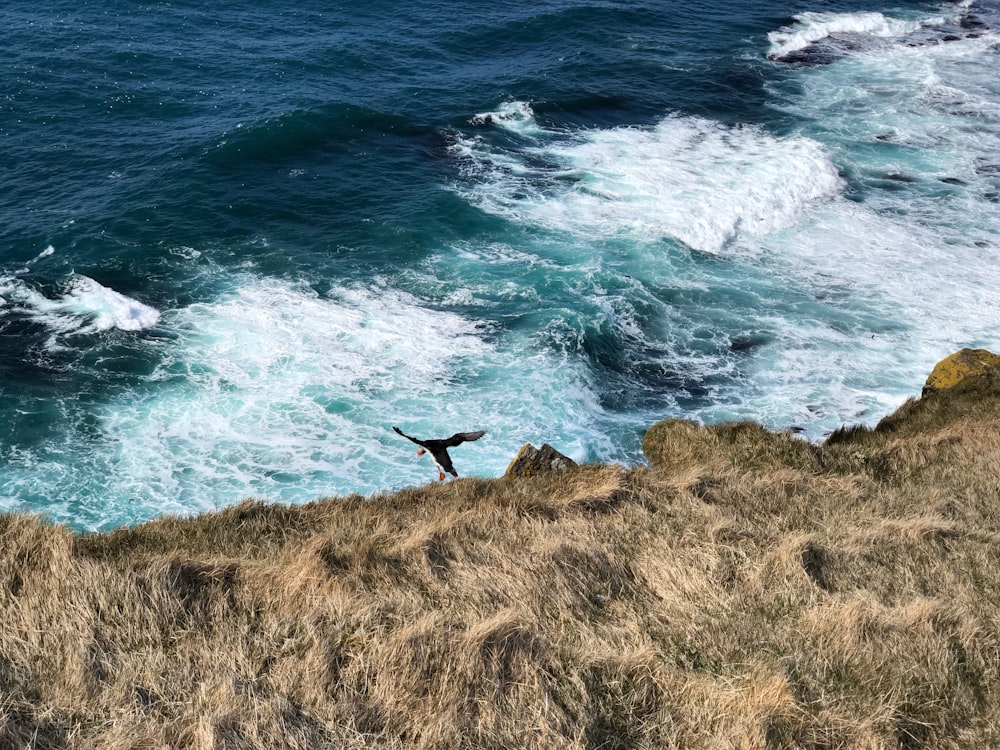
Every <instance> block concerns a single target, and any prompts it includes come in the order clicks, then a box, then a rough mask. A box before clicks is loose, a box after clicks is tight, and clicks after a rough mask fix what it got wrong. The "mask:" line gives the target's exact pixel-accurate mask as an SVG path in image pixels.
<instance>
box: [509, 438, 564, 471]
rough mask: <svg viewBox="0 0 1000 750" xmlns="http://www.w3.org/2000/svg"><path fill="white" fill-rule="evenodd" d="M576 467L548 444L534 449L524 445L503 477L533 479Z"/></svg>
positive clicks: (526, 444) (531, 446) (530, 445)
mask: <svg viewBox="0 0 1000 750" xmlns="http://www.w3.org/2000/svg"><path fill="white" fill-rule="evenodd" d="M573 466H576V461H574V460H573V459H572V458H570V457H569V456H564V455H563V454H562V453H560V452H559V451H557V450H556V449H555V448H553V447H552V446H551V445H549V444H548V443H545V444H543V445H542V447H541V448H536V447H535V446H533V445H532V444H531V443H525V444H524V445H522V446H521V450H519V451H518V452H517V455H516V456H515V457H514V460H513V461H511V462H510V465H509V466H508V467H507V471H506V472H504V476H505V477H507V476H509V477H533V476H538V475H539V474H544V473H546V472H550V471H561V470H563V469H569V468H571V467H573Z"/></svg>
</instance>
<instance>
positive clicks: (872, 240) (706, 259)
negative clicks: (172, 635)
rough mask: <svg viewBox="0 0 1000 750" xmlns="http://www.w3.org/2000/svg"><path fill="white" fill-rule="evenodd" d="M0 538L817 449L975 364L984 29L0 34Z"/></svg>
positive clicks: (277, 21)
mask: <svg viewBox="0 0 1000 750" xmlns="http://www.w3.org/2000/svg"><path fill="white" fill-rule="evenodd" d="M3 17H4V21H5V23H4V24H3V26H2V27H0V36H2V43H3V49H4V51H5V56H4V60H3V63H2V66H3V75H2V76H0V147H2V156H0V158H2V165H3V170H2V182H0V187H2V189H0V508H2V509H5V510H16V511H30V512H38V513H44V514H46V515H47V516H48V517H50V518H52V519H53V520H56V521H60V522H66V523H69V524H70V525H72V526H73V527H74V528H78V529H85V530H104V529H110V528H115V527H118V526H121V525H128V524H135V523H139V522H142V521H144V520H147V519H150V518H154V517H157V516H160V515H162V514H166V513H170V514H180V515H188V514H194V513H198V512H202V511H206V510H211V509H215V508H219V507H223V506H226V505H229V504H233V503H237V502H239V501H241V500H242V499H244V498H247V497H254V498H261V499H264V500H268V501H280V502H301V501H306V500H311V499H314V498H320V497H329V496H335V495H346V494H349V493H355V492H358V493H363V494H366V495H367V494H372V493H376V492H379V491H383V490H393V489H396V488H400V487H403V486H410V485H415V484H421V483H424V482H428V481H436V480H435V477H436V473H435V471H434V470H433V468H432V466H431V465H430V464H429V461H428V459H427V458H424V459H418V458H417V457H416V455H415V453H414V451H413V450H412V448H413V446H412V445H411V444H409V443H408V442H407V441H405V440H402V439H401V438H399V436H397V435H396V434H395V433H393V432H392V430H391V427H392V425H398V426H400V427H401V428H403V430H404V431H406V432H407V433H409V434H413V435H417V436H424V437H442V436H447V435H450V434H451V433H453V432H456V431H464V430H473V429H484V430H487V435H486V437H484V438H483V439H482V440H480V441H478V442H476V443H473V444H468V445H463V446H460V447H458V448H455V449H453V459H454V462H455V464H456V467H457V469H458V471H459V473H460V474H462V475H469V476H480V477H493V476H498V475H500V474H502V473H503V470H504V468H505V466H506V464H507V462H508V461H509V460H510V459H511V458H512V457H513V455H514V454H515V453H516V451H517V449H518V448H519V447H520V445H522V444H523V443H525V442H532V443H534V444H535V445H540V444H541V443H544V442H548V443H551V444H552V445H554V446H555V447H556V448H558V449H559V450H561V451H562V452H564V453H566V454H568V455H570V456H571V457H573V458H574V459H576V460H577V461H617V462H622V463H624V464H627V465H633V464H637V463H640V462H641V461H642V453H641V448H640V444H641V439H642V434H643V431H644V430H645V429H646V428H647V427H648V426H650V425H651V424H653V423H654V422H655V421H657V420H659V419H662V418H665V417H680V418H684V419H689V420H693V421H695V422H698V423H704V424H713V423H718V422H722V421H727V420H736V419H751V420H755V421H757V422H760V423H762V424H764V425H766V426H767V427H770V428H773V429H785V428H795V429H796V431H798V432H799V434H801V435H802V437H803V439H809V440H822V439H823V437H824V436H825V435H827V434H828V433H829V432H830V431H831V430H833V429H836V428H837V427H838V426H840V425H843V424H855V423H862V424H874V423H875V422H877V421H878V420H879V419H880V418H881V417H883V416H884V415H886V414H887V413H889V412H891V411H892V410H893V409H895V408H896V407H898V406H899V405H900V404H901V403H902V402H903V401H904V400H905V399H906V398H908V397H910V396H914V395H917V394H919V391H920V387H921V385H922V383H923V380H924V378H925V377H926V375H927V373H928V372H929V370H930V368H931V367H932V366H933V365H934V363H935V362H936V361H938V360H939V359H941V358H943V357H945V356H947V355H948V354H950V353H952V352H953V351H955V350H956V349H958V348H961V347H965V346H971V347H988V348H990V347H991V348H994V349H997V348H1000V340H998V333H997V331H998V330H1000V328H998V325H1000V305H998V302H997V293H996V292H997V289H998V283H1000V77H998V76H997V74H996V72H997V70H1000V8H998V3H997V0H971V1H970V0H964V1H963V2H959V3H954V2H945V3H930V2H910V3H903V4H897V5H885V6H884V7H881V6H880V7H872V6H871V4H870V3H862V2H858V1H855V0H795V1H794V2H790V3H789V2H783V3H778V2H774V1H773V0H761V1H760V2H753V3H749V4H748V3H744V2H739V3H737V2H725V1H723V2H721V3H719V2H715V3H711V4H709V3H700V2H694V3H691V2H684V3H681V2H677V1H676V0H663V1H661V2H652V1H650V0H646V1H641V0H637V1H635V2H632V1H629V0H600V1H595V2H584V3H580V2H566V1H564V0H559V1H556V0H532V1H531V2H526V1H525V2H521V1H515V2H510V3H503V4H483V3H474V2H463V1H461V0H411V1H410V2H407V3H394V2H389V3H381V4H372V3H354V2H346V3H340V4H336V5H334V4H329V3H324V2H319V1H318V0H306V1H305V2H303V1H302V0H296V2H291V1H290V0H255V1H253V2H242V3H229V2H221V3H213V4H211V5H210V6H209V5H206V4H205V3H196V2H193V0H177V1H170V2H167V1H163V2H149V3H126V2H123V1H122V0H95V1H92V2H87V1H83V2H81V1H80V0H74V2H72V3H70V2H65V1H64V0H55V2H51V3H45V4H42V5H39V4H37V3H27V2H24V0H10V2H8V3H6V4H5V7H4V11H3Z"/></svg>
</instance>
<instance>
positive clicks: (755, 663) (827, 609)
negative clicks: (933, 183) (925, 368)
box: [0, 394, 1000, 750]
mask: <svg viewBox="0 0 1000 750" xmlns="http://www.w3.org/2000/svg"><path fill="white" fill-rule="evenodd" d="M998 435H1000V406H998V404H997V401H996V399H995V397H994V396H993V394H979V396H978V397H977V398H976V399H975V401H974V402H973V401H972V400H971V399H970V398H969V397H968V396H967V395H962V396H961V397H959V398H956V399H955V400H954V403H949V402H947V401H946V400H944V399H943V398H942V397H937V396H936V397H934V399H932V400H927V399H925V400H924V401H923V402H914V403H911V404H908V405H907V406H905V407H904V408H903V409H902V410H901V412H900V413H899V414H897V415H894V416H893V417H891V418H889V419H887V420H886V421H885V422H884V424H883V425H881V426H880V427H879V428H877V429H875V430H847V431H843V432H841V433H838V434H837V435H836V436H835V437H834V438H833V439H831V440H830V441H829V443H828V444H826V445H823V446H815V445H809V444H807V443H804V442H802V441H800V440H797V439H796V438H794V437H791V436H788V435H777V434H773V433H769V432H767V431H765V430H763V429H762V428H760V427H758V426H755V425H749V424H738V425H725V426H718V427H714V428H708V429H705V428H698V427H694V426H693V425H689V424H686V423H683V422H676V421H670V422H664V423H661V424H659V425H657V426H655V427H654V428H652V429H651V430H650V432H649V433H648V435H647V437H646V441H645V445H644V448H645V450H646V452H647V455H648V456H649V457H650V459H651V463H650V466H649V467H640V468H633V469H628V470H626V469H624V468H622V467H617V466H596V465H591V466H582V467H579V468H577V469H574V470H571V471H569V472H565V473H559V474H551V475H547V476H540V477H533V478H516V479H515V478H502V479H496V480H476V479H461V480H457V481H453V482H448V483H444V484H434V485H427V486H425V487H417V488H412V489H408V490H405V491H403V492H399V493H396V494H385V495H379V496H375V497H371V498H363V497H359V496H352V497H346V498H334V499H330V500H326V501H320V502H315V503H311V504H308V505H304V506H299V507H288V506H280V505H268V504H264V503H259V502H253V501H247V502H244V503H242V504H240V505H237V506H235V507H232V508H229V509H227V510H224V511H221V512H219V513H215V514H211V515H206V516H203V517H200V518H194V519H174V518H165V519H160V520H157V521H154V522H151V523H148V524H145V525H143V526H141V527H138V528H134V529H123V530H119V531H117V532H114V533H110V534H104V535H93V536H78V535H74V534H72V533H70V532H69V531H67V530H65V529H62V528H58V527H53V526H50V525H47V524H45V523H43V522H41V521H40V520H38V519H34V518H28V517H24V516H12V515H8V516H0V614H2V620H0V748H12V749H13V748H74V749H75V748H81V749H82V748H112V749H115V750H117V749H119V748H122V749H124V748H150V749H152V748H195V749H200V748H204V749H205V750H209V749H213V750H216V749H219V750H221V749H223V748H234V749H235V748H240V749H242V748H247V749H248V750H249V749H254V750H256V749H257V748H260V749H261V750H263V749H265V748H266V749H268V750H271V749H272V748H302V749H303V750H305V749H306V748H308V749H309V750H313V749H314V748H442V749H443V748H449V749H451V748H518V750H529V749H531V748H539V749H541V748H546V749H547V748H566V749H567V750H569V749H571V748H601V749H603V750H611V749H612V748H615V749H626V748H671V747H674V748H719V747H724V748H725V747H729V748H921V747H928V748H931V747H932V748H979V747H990V746H993V747H996V746H1000V673H998V672H1000V614H998V613H1000V556H998V555H997V552H996V550H997V549H998V546H997V545H998V542H1000V438H998Z"/></svg>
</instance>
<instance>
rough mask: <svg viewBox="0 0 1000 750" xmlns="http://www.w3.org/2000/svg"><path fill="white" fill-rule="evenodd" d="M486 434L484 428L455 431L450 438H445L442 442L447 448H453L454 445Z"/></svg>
mask: <svg viewBox="0 0 1000 750" xmlns="http://www.w3.org/2000/svg"><path fill="white" fill-rule="evenodd" d="M485 434H486V430H476V431H475V432H456V433H455V434H454V435H452V436H451V437H450V438H447V439H445V440H443V441H441V442H443V443H444V444H445V445H446V446H448V447H449V448H454V447H455V446H456V445H461V444H462V443H465V442H469V441H472V440H479V438H481V437H482V436H483V435H485Z"/></svg>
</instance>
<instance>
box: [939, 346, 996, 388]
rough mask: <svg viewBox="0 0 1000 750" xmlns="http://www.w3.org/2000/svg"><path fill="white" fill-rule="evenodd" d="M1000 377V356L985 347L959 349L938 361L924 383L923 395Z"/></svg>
mask: <svg viewBox="0 0 1000 750" xmlns="http://www.w3.org/2000/svg"><path fill="white" fill-rule="evenodd" d="M998 379H1000V356H997V355H996V354H994V353H993V352H990V351H987V350H986V349H961V350H959V351H957V352H955V353H954V354H952V355H951V356H950V357H946V358H945V359H942V360H941V361H940V362H938V363H937V364H936V365H935V366H934V369H933V370H932V371H931V374H930V375H929V376H928V377H927V381H926V382H925V383H924V390H923V395H924V396H926V395H928V394H929V393H932V392H934V391H943V390H948V389H951V388H955V387H958V386H961V387H962V388H967V387H976V386H977V385H979V384H984V385H985V384H989V383H991V382H992V381H995V380H998Z"/></svg>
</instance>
